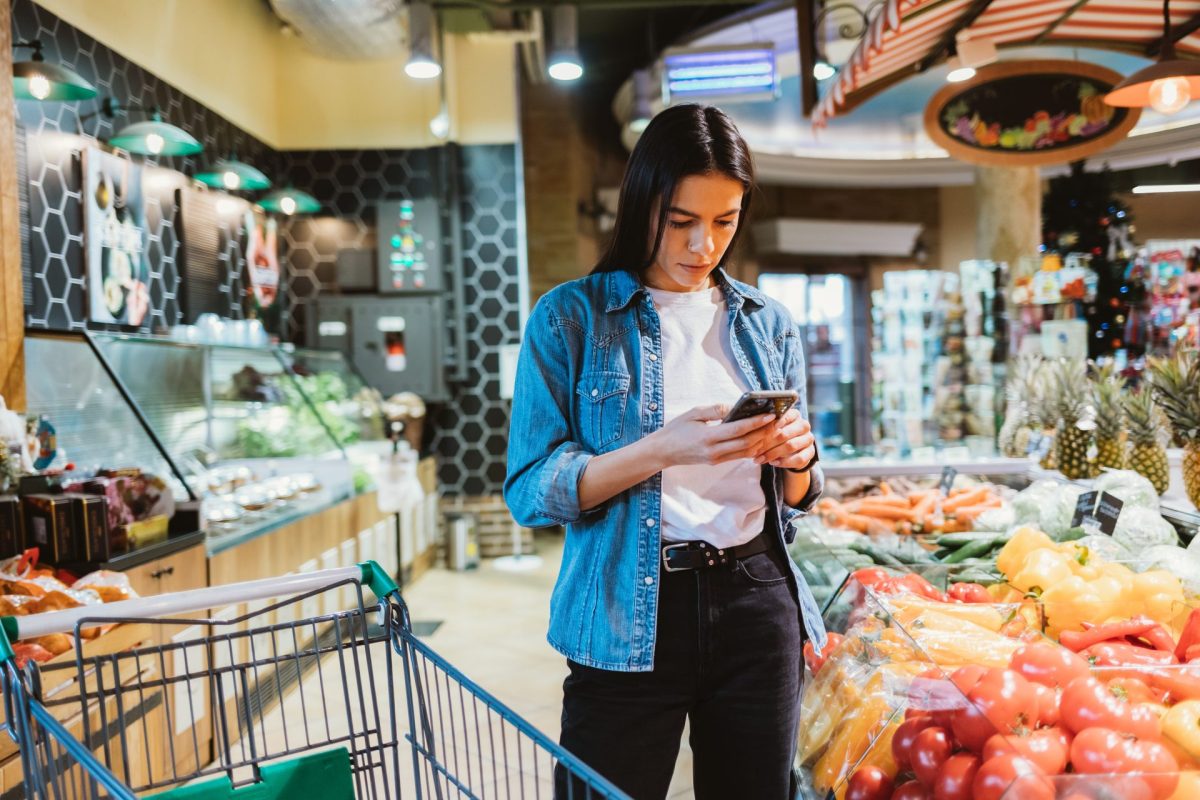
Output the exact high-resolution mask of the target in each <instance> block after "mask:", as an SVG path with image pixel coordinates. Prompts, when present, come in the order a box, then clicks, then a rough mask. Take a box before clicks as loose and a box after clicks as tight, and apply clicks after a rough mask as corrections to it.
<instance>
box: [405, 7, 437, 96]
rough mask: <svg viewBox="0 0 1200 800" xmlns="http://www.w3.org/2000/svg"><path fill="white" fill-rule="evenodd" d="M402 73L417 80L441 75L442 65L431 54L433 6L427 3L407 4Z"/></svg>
mask: <svg viewBox="0 0 1200 800" xmlns="http://www.w3.org/2000/svg"><path fill="white" fill-rule="evenodd" d="M404 71H405V72H406V73H407V74H408V77H410V78H416V79H418V80H430V79H432V78H436V77H437V76H438V75H441V74H442V65H441V64H439V63H438V61H437V59H436V58H435V57H434V52H433V6H431V5H429V3H419V2H414V3H409V4H408V63H407V64H405V65H404Z"/></svg>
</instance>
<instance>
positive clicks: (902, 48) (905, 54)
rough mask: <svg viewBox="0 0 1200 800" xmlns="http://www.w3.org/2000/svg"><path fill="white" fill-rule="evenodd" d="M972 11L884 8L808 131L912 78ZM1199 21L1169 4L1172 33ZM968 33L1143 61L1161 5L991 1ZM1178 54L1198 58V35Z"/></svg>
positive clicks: (956, 0) (967, 4) (909, 3)
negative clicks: (1125, 54)
mask: <svg viewBox="0 0 1200 800" xmlns="http://www.w3.org/2000/svg"><path fill="white" fill-rule="evenodd" d="M974 5H975V3H974V0H887V3H886V4H885V5H884V6H883V8H882V9H881V11H880V13H878V14H877V15H876V16H875V17H874V18H873V19H872V20H871V24H870V25H869V26H868V29H867V32H866V34H865V35H864V36H863V38H862V40H861V41H860V42H859V43H858V47H857V48H856V49H855V51H854V53H853V55H851V56H850V59H849V61H847V62H846V64H845V65H844V66H843V67H842V69H841V70H840V71H839V72H838V74H837V75H836V76H835V77H834V78H833V84H832V86H830V88H829V89H828V90H827V91H826V93H825V96H824V97H823V98H822V99H821V101H820V102H819V103H818V104H817V107H816V109H815V110H814V111H813V124H815V125H823V124H825V123H826V122H827V121H828V120H829V119H831V118H833V117H834V116H836V115H837V114H838V113H840V112H841V111H843V110H844V109H845V108H847V107H848V106H851V105H853V104H855V102H856V99H865V98H864V96H869V94H873V93H874V92H873V91H872V92H870V93H868V91H867V90H868V88H870V89H873V90H876V91H877V90H879V89H882V88H884V87H886V86H887V85H889V84H890V83H893V82H895V81H897V80H899V79H901V78H903V77H905V76H906V75H908V74H912V73H913V71H914V70H915V69H916V67H917V65H918V64H920V63H921V61H923V60H924V59H925V58H926V56H928V55H929V54H930V53H931V52H933V51H934V49H935V48H937V46H938V45H939V43H940V42H942V41H943V40H944V39H945V38H946V37H947V36H949V35H950V34H951V32H952V31H955V30H957V28H958V25H959V24H960V21H961V20H962V18H963V16H964V15H965V14H966V13H967V12H968V10H970V8H971V7H972V6H974ZM1198 14H1200V0H1172V2H1171V24H1172V25H1182V24H1183V23H1185V22H1188V21H1189V20H1191V19H1192V18H1194V17H1195V16H1197V15H1198ZM966 30H967V32H968V33H969V35H970V36H971V37H973V38H990V39H992V40H993V41H994V42H995V43H996V45H997V46H999V47H1005V46H1008V47H1012V46H1016V45H1029V44H1046V45H1080V46H1091V47H1104V48H1109V49H1116V50H1128V51H1131V52H1136V53H1143V52H1145V49H1146V47H1147V46H1148V45H1151V44H1153V43H1154V42H1156V41H1158V40H1159V39H1161V38H1162V0H1083V2H1080V0H992V2H991V3H989V4H988V6H987V8H986V9H985V10H984V11H983V13H982V14H980V15H979V16H978V17H976V18H975V20H974V21H973V22H972V23H971V25H970V26H969V27H968V28H967V29H966ZM1175 49H1176V51H1177V53H1178V54H1179V55H1181V56H1183V57H1189V56H1200V31H1197V32H1193V33H1190V34H1189V35H1187V36H1185V37H1184V38H1183V39H1181V40H1180V41H1179V42H1177V43H1176V45H1175ZM856 95H858V96H859V97H858V98H856Z"/></svg>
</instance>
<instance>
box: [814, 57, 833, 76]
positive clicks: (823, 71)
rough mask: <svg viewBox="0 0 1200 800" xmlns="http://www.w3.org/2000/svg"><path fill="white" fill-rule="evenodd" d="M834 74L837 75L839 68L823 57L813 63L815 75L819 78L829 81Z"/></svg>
mask: <svg viewBox="0 0 1200 800" xmlns="http://www.w3.org/2000/svg"><path fill="white" fill-rule="evenodd" d="M834 75H837V70H836V69H834V68H833V65H832V64H830V63H829V62H828V61H826V60H825V59H821V60H820V61H818V62H817V63H816V64H813V77H814V78H816V79H817V80H819V81H827V80H829V79H830V78H832V77H833V76H834Z"/></svg>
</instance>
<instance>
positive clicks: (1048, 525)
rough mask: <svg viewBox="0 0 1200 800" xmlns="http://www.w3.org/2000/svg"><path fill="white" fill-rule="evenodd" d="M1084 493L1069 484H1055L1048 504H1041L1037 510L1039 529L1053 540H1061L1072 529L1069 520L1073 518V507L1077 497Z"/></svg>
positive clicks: (1079, 487)
mask: <svg viewBox="0 0 1200 800" xmlns="http://www.w3.org/2000/svg"><path fill="white" fill-rule="evenodd" d="M1085 491H1086V489H1084V488H1083V487H1082V486H1076V485H1074V484H1071V483H1067V484H1063V483H1058V484H1055V491H1054V493H1053V494H1052V495H1051V496H1050V499H1049V502H1046V503H1043V505H1042V506H1041V508H1040V509H1039V520H1040V522H1041V529H1042V530H1043V531H1045V532H1046V533H1047V534H1049V536H1050V537H1051V538H1053V539H1061V538H1062V537H1063V536H1065V535H1066V533H1067V532H1068V531H1070V530H1071V529H1072V526H1071V520H1072V518H1073V517H1074V516H1075V506H1076V504H1077V502H1078V500H1079V495H1081V494H1083V493H1084V492H1085Z"/></svg>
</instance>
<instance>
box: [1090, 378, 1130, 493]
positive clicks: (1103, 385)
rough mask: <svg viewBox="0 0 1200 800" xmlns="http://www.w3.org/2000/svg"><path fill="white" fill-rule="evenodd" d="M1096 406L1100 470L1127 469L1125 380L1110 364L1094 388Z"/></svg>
mask: <svg viewBox="0 0 1200 800" xmlns="http://www.w3.org/2000/svg"><path fill="white" fill-rule="evenodd" d="M1092 390H1093V400H1094V402H1095V404H1096V467H1097V468H1099V469H1102V470H1104V469H1125V466H1126V461H1127V455H1126V451H1125V441H1124V438H1125V406H1124V403H1123V402H1122V398H1123V397H1124V395H1125V393H1126V385H1125V379H1124V378H1122V377H1121V376H1120V375H1118V374H1117V373H1116V370H1115V368H1114V366H1113V365H1112V364H1111V363H1110V364H1108V365H1106V366H1104V367H1102V368H1100V369H1099V370H1098V371H1097V374H1096V380H1095V383H1094V384H1093V389H1092Z"/></svg>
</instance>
